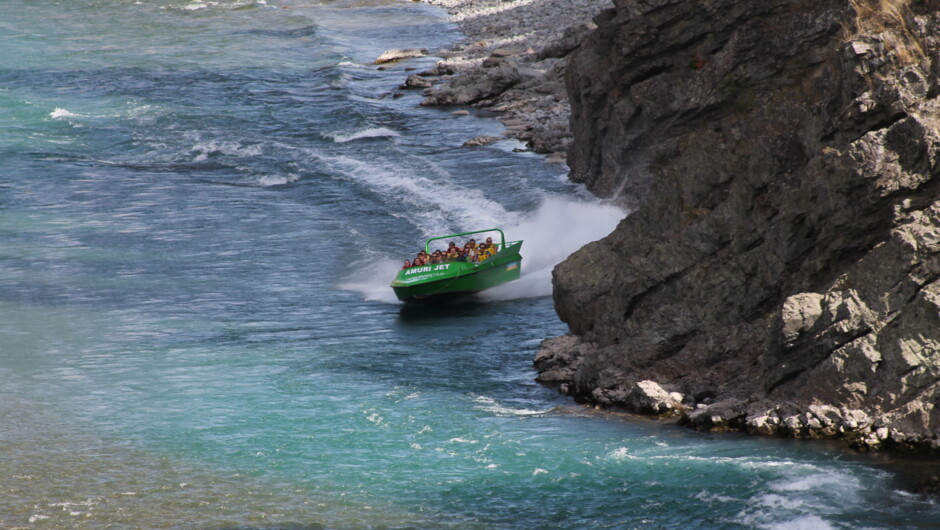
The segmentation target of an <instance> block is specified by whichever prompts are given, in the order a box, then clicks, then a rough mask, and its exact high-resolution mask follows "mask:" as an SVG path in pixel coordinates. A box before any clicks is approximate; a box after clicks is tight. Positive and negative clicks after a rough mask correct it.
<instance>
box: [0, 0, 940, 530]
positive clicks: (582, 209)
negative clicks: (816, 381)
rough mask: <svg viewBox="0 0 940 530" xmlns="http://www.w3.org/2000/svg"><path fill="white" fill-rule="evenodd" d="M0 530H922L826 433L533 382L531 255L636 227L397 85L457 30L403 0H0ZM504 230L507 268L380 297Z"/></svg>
mask: <svg viewBox="0 0 940 530" xmlns="http://www.w3.org/2000/svg"><path fill="white" fill-rule="evenodd" d="M0 13H2V16H0V50H2V53H0V119H2V123H3V124H4V126H3V127H2V128H0V452H2V454H3V458H2V460H0V526H4V527H13V526H18V527H27V528H31V527H37V528H62V527H69V528H71V527H79V528H81V527H89V528H92V527H94V528H97V527H128V528H138V527H185V528H192V527H209V528H214V527H226V528H232V527H235V528H253V527H289V528H295V527H296V528H307V527H311V528H318V527H329V528H360V527H390V528H399V527H420V528H433V527H457V528H545V527H562V528H595V527H598V528H634V527H673V528H712V527H779V528H794V527H805V528H827V527H836V528H859V527H886V526H892V527H896V526H900V527H914V528H926V527H931V526H934V525H935V524H936V522H937V521H940V509H938V507H937V506H936V505H935V504H932V503H930V502H927V501H924V500H923V499H920V498H918V497H916V496H913V495H910V494H906V493H903V492H901V491H900V490H899V480H898V479H897V477H896V476H895V475H894V474H893V472H891V471H890V470H889V469H890V468H888V467H885V466H883V465H881V464H879V463H878V462H877V461H874V460H871V459H866V458H863V457H862V456H860V455H853V454H852V453H850V452H847V451H845V450H843V449H841V448H840V447H839V446H830V445H819V444H809V443H793V442H786V441H780V440H767V439H749V438H742V437H738V436H714V435H702V434H698V433H693V432H690V431H686V430H682V429H677V428H674V427H671V426H668V425H663V424H659V423H656V422H653V421H649V420H644V419H639V418H633V417H630V416H624V415H619V414H608V413H603V412H595V411H592V410H589V409H584V408H581V407H579V406H577V405H575V404H573V403H571V402H570V401H569V400H568V399H566V398H564V397H562V396H559V395H557V394H556V393H555V392H554V391H553V390H551V389H546V388H543V387H541V386H539V385H537V384H535V383H534V377H535V373H534V371H533V369H532V366H531V360H532V357H533V356H534V354H535V351H536V350H537V348H538V344H539V341H540V340H541V339H543V338H545V337H549V336H554V335H558V334H561V333H563V332H564V331H565V327H564V325H563V324H562V323H560V322H559V321H558V320H557V318H556V316H555V314H554V311H553V308H552V302H551V298H550V297H548V296H546V295H547V294H548V293H549V292H550V283H549V273H550V269H551V266H552V265H553V264H554V263H556V262H557V261H558V260H560V259H562V258H563V257H564V255H566V254H567V253H569V252H571V251H572V250H574V249H575V248H577V247H578V246H579V245H580V244H583V243H585V242H587V241H590V240H592V239H595V238H597V237H601V236H602V235H604V234H605V233H606V232H607V231H609V230H610V229H612V227H613V226H614V225H615V224H616V222H617V220H618V219H619V218H620V217H622V215H624V212H621V211H619V210H617V209H616V208H615V207H613V206H609V205H604V204H600V203H598V202H596V201H594V200H593V199H590V198H589V197H587V196H586V195H585V194H584V193H583V192H582V191H581V190H579V189H577V188H575V187H573V186H571V185H570V184H569V183H567V181H566V180H565V178H564V169H563V168H560V167H559V166H555V165H551V164H546V163H545V162H544V161H542V160H541V159H540V158H538V157H533V156H528V155H525V154H517V153H513V152H512V149H513V148H514V147H518V145H517V144H514V143H513V142H509V141H507V142H500V143H497V144H495V145H493V146H490V147H487V148H479V149H464V148H460V147H459V146H460V145H461V144H462V143H463V142H464V141H465V140H466V139H468V138H471V137H473V136H476V135H479V134H499V133H500V132H501V128H500V127H499V125H498V124H496V123H493V122H491V121H489V120H486V119H483V118H476V117H466V118H457V117H454V116H452V115H451V114H450V111H449V110H439V109H421V108H419V107H417V103H418V102H419V100H420V95H418V94H408V95H405V96H404V97H401V98H393V97H390V96H389V95H388V93H389V92H390V91H391V90H393V89H394V87H395V86H397V85H398V84H399V83H400V82H401V81H402V79H403V78H404V77H405V75H406V74H407V73H406V72H405V71H404V68H405V67H413V68H425V67H428V66H430V65H432V64H433V62H434V59H433V58H428V59H419V60H415V61H413V62H411V63H408V64H405V65H399V66H397V67H394V68H392V69H390V70H387V71H379V70H377V69H375V68H374V67H372V66H371V65H370V64H369V63H370V62H371V61H372V60H373V59H374V58H375V57H377V56H378V55H379V54H381V52H382V51H384V50H386V49H389V48H396V47H415V46H422V47H428V48H432V49H433V48H435V47H442V46H446V45H448V44H449V43H451V42H453V41H455V40H457V39H459V38H460V36H459V34H458V33H457V32H456V29H455V28H454V27H453V26H452V25H451V24H450V23H449V22H448V21H447V19H446V16H445V14H444V13H443V12H442V11H440V10H438V9H436V8H432V7H429V6H426V5H422V4H416V3H410V2H392V1H340V2H322V3H317V2H304V1H300V0H284V1H275V0H268V1H266V2H265V1H250V0H240V1H239V0H229V1H224V0H218V1H209V0H205V1H198V0H165V1H145V0H141V1H136V2H132V1H118V0H96V1H91V0H81V1H79V0H73V1H67V0H59V1H52V0H38V1H37V0H5V1H4V2H3V3H2V5H0ZM489 226H501V227H503V228H505V229H506V230H507V232H508V235H509V237H511V238H514V239H515V238H522V239H525V241H526V243H525V247H524V249H525V250H524V252H523V255H524V258H525V261H524V265H523V268H524V271H525V272H524V276H523V278H522V279H520V280H519V281H518V282H515V283H514V284H512V285H508V286H506V287H505V288H504V289H499V290H496V291H494V292H493V293H491V294H489V295H487V297H485V298H484V299H479V300H472V301H469V302H467V303H464V304H461V305H459V306H455V307H449V308H446V309H443V310H421V309H417V310H415V309H406V308H403V307H402V306H400V305H398V304H397V303H395V301H394V296H393V295H392V293H391V291H390V289H389V288H388V286H387V285H388V282H389V281H390V278H391V275H392V274H393V272H394V271H395V270H396V269H397V266H398V263H399V262H400V260H402V259H404V258H405V257H409V256H410V255H412V254H413V252H414V250H415V249H416V248H417V246H418V245H419V244H420V242H421V241H422V240H423V238H425V237H428V236H431V235H439V234H441V233H446V232H449V231H460V230H467V229H476V228H486V227H489Z"/></svg>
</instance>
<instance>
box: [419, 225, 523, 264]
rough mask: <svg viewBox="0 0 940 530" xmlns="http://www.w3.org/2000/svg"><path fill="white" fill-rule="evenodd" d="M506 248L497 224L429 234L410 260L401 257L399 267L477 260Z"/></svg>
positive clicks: (488, 257)
mask: <svg viewBox="0 0 940 530" xmlns="http://www.w3.org/2000/svg"><path fill="white" fill-rule="evenodd" d="M504 248H506V236H505V235H504V234H503V231H502V230H500V229H498V228H490V229H487V230H476V231H473V232H462V233H459V234H450V235H446V236H440V237H432V238H431V239H428V240H427V241H426V242H425V244H424V249H423V250H420V251H419V252H418V254H417V255H416V256H415V257H414V259H412V260H405V263H404V264H403V265H402V270H405V269H410V268H412V267H423V266H425V265H435V264H438V263H454V262H464V263H467V262H469V263H480V262H484V261H486V260H488V259H490V258H492V257H493V256H495V255H496V254H497V253H499V251H501V250H503V249H504Z"/></svg>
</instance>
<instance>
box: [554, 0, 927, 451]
mask: <svg viewBox="0 0 940 530" xmlns="http://www.w3.org/2000/svg"><path fill="white" fill-rule="evenodd" d="M867 4H868V2H867V1H861V2H849V1H847V0H846V1H834V2H817V3H806V2H797V1H795V0H773V1H764V0H744V1H741V0H718V1H716V2H712V3H710V4H709V5H708V6H707V7H703V6H702V5H701V4H698V3H690V2H680V1H678V0H665V1H652V0H617V1H616V2H615V8H614V9H611V10H608V11H605V12H604V13H602V14H601V15H599V16H598V17H596V19H595V20H596V21H597V24H598V29H597V30H596V31H594V32H593V33H591V34H590V35H588V36H587V37H586V38H585V39H584V40H583V42H582V43H581V45H580V47H579V48H578V49H577V50H576V51H575V52H574V53H573V55H571V57H569V59H568V68H567V78H566V82H567V86H568V90H569V96H570V101H571V105H572V124H573V127H574V133H575V140H574V143H573V144H572V147H571V149H570V150H569V152H568V162H569V165H570V166H571V178H572V179H573V180H575V181H577V182H583V183H584V184H585V185H586V186H587V187H588V188H589V189H590V190H592V191H593V192H594V193H596V194H597V195H599V196H601V197H611V198H617V200H620V201H622V202H625V203H627V204H628V205H630V206H631V207H633V209H634V213H633V214H632V215H630V216H629V217H628V218H626V219H625V220H624V221H622V222H621V223H620V225H619V226H618V228H617V229H616V230H615V231H614V232H613V233H612V234H611V235H609V236H608V237H607V238H605V239H602V240H600V241H597V242H594V243H591V244H589V245H587V246H586V247H584V248H583V249H581V250H580V251H578V252H576V253H575V254H573V255H572V256H571V257H569V258H568V259H567V260H566V261H565V262H563V263H561V264H560V265H558V266H557V267H556V268H555V270H554V273H553V285H554V299H555V306H556V309H557V311H558V314H559V316H560V317H561V318H562V319H563V320H564V321H565V322H566V323H567V324H568V326H569V329H570V331H571V335H570V336H566V337H565V338H564V339H563V340H562V339H558V340H555V341H546V343H543V348H542V352H540V353H539V356H538V357H537V359H540V360H541V362H537V363H536V366H537V368H538V369H539V371H540V372H541V374H542V375H541V376H540V379H541V380H546V379H548V380H550V381H551V382H552V383H553V384H555V385H559V386H563V387H564V388H565V389H566V390H567V391H568V392H569V393H571V394H573V395H575V396H577V397H579V398H580V399H584V400H587V401H593V402H597V403H604V404H607V403H608V402H609V403H610V404H612V405H616V406H626V407H630V408H633V409H634V410H647V409H648V407H645V406H644V405H642V404H640V403H637V402H635V401H631V400H630V399H629V396H630V393H629V392H628V391H627V390H624V389H630V388H632V387H633V386H634V385H636V384H639V382H643V381H647V380H649V381H655V382H657V383H658V384H660V385H662V386H663V387H665V388H670V389H675V390H677V391H679V392H682V393H683V394H685V395H687V396H704V395H706V389H707V394H708V395H709V398H708V400H707V401H703V402H699V403H696V404H691V403H690V404H689V405H690V406H689V409H688V411H687V412H686V413H685V416H684V418H683V422H684V423H686V424H688V425H690V426H693V427H696V428H703V429H740V430H747V431H750V432H754V433H760V434H776V435H784V436H792V437H814V438H815V437H842V438H845V439H847V440H849V441H850V442H852V443H854V444H856V445H858V446H860V447H869V448H876V447H894V448H909V449H926V450H937V449H940V409H938V407H937V406H936V404H937V403H938V402H940V178H938V176H940V100H938V95H940V85H938V75H937V72H938V71H940V63H938V62H937V57H940V15H938V13H940V11H938V9H937V7H938V6H937V4H936V2H932V1H928V2H920V3H910V4H907V3H902V4H899V10H900V11H899V12H898V13H899V16H897V17H894V16H891V15H890V14H889V13H885V12H884V11H880V10H878V9H874V10H872V9H867V8H866V9H862V8H864V7H865V6H866V5H867ZM856 9H858V11H856ZM612 389H620V390H619V391H614V390H612ZM687 399H688V398H687ZM654 413H655V412H654Z"/></svg>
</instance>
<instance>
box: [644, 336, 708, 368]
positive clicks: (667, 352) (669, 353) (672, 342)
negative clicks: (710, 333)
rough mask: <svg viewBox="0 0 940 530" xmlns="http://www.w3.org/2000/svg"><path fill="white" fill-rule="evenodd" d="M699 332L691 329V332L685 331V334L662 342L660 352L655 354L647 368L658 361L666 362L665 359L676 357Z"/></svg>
mask: <svg viewBox="0 0 940 530" xmlns="http://www.w3.org/2000/svg"><path fill="white" fill-rule="evenodd" d="M699 332H700V331H699V330H698V329H692V330H690V331H687V332H685V333H680V334H678V335H673V336H672V337H670V338H668V339H667V340H666V341H665V342H663V344H662V346H663V348H662V350H661V351H660V352H659V353H657V354H656V356H655V357H654V358H653V360H652V361H651V362H650V363H649V366H652V365H653V364H655V363H658V362H660V361H664V360H666V359H668V358H670V357H673V356H675V355H677V354H678V353H679V352H681V351H682V350H683V349H684V348H685V346H686V345H687V344H688V343H689V342H690V341H691V340H692V339H693V338H695V336H696V335H698V334H699ZM649 366H647V367H649Z"/></svg>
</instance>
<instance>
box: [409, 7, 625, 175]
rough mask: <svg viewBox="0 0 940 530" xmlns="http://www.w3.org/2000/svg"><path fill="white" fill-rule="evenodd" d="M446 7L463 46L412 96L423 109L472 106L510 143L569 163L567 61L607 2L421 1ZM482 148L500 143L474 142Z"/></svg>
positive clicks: (419, 77) (412, 83) (419, 81)
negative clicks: (491, 115) (495, 120)
mask: <svg viewBox="0 0 940 530" xmlns="http://www.w3.org/2000/svg"><path fill="white" fill-rule="evenodd" d="M423 1H426V2H428V3H430V4H434V5H439V6H443V7H445V8H446V9H447V10H448V12H449V13H450V16H451V18H452V20H454V22H456V23H457V24H458V25H459V26H460V28H461V30H462V31H463V33H464V35H465V36H466V38H465V39H464V40H463V41H461V42H459V43H457V44H456V45H455V46H453V47H452V48H451V49H445V50H435V51H434V52H433V53H434V54H436V55H439V56H441V57H443V58H444V59H443V60H442V61H440V62H439V63H438V64H437V66H436V67H435V68H433V69H431V70H429V71H426V72H421V73H420V74H415V75H413V76H411V77H410V78H409V80H408V82H406V85H405V87H407V88H421V89H424V94H425V99H424V100H423V102H422V105H426V106H472V107H477V108H487V109H488V110H490V111H492V112H495V113H497V114H498V115H499V118H500V120H501V121H502V122H503V124H504V125H505V126H506V132H505V135H506V136H508V137H513V138H517V139H519V140H521V141H524V142H526V143H527V144H528V146H529V147H530V148H531V149H532V150H533V151H535V152H538V153H544V154H548V155H550V156H549V159H550V160H552V161H556V162H564V160H565V152H566V149H567V147H568V144H569V143H570V141H571V132H570V129H569V123H568V118H569V115H570V107H569V105H568V96H567V93H566V91H565V82H564V72H565V65H566V62H567V57H568V55H569V53H570V52H571V51H572V50H574V49H575V48H576V47H577V46H578V45H579V44H580V43H581V40H582V39H583V38H584V36H585V35H586V34H587V32H589V31H591V30H592V29H594V28H595V27H596V25H595V24H594V22H593V21H592V19H593V18H594V16H596V15H597V14H598V13H600V12H601V11H602V10H604V9H606V8H610V7H613V5H612V3H611V1H610V0H508V1H502V0H423ZM474 140H475V141H472V142H469V144H468V145H481V144H484V143H488V142H489V141H493V140H495V139H492V138H490V139H474Z"/></svg>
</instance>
